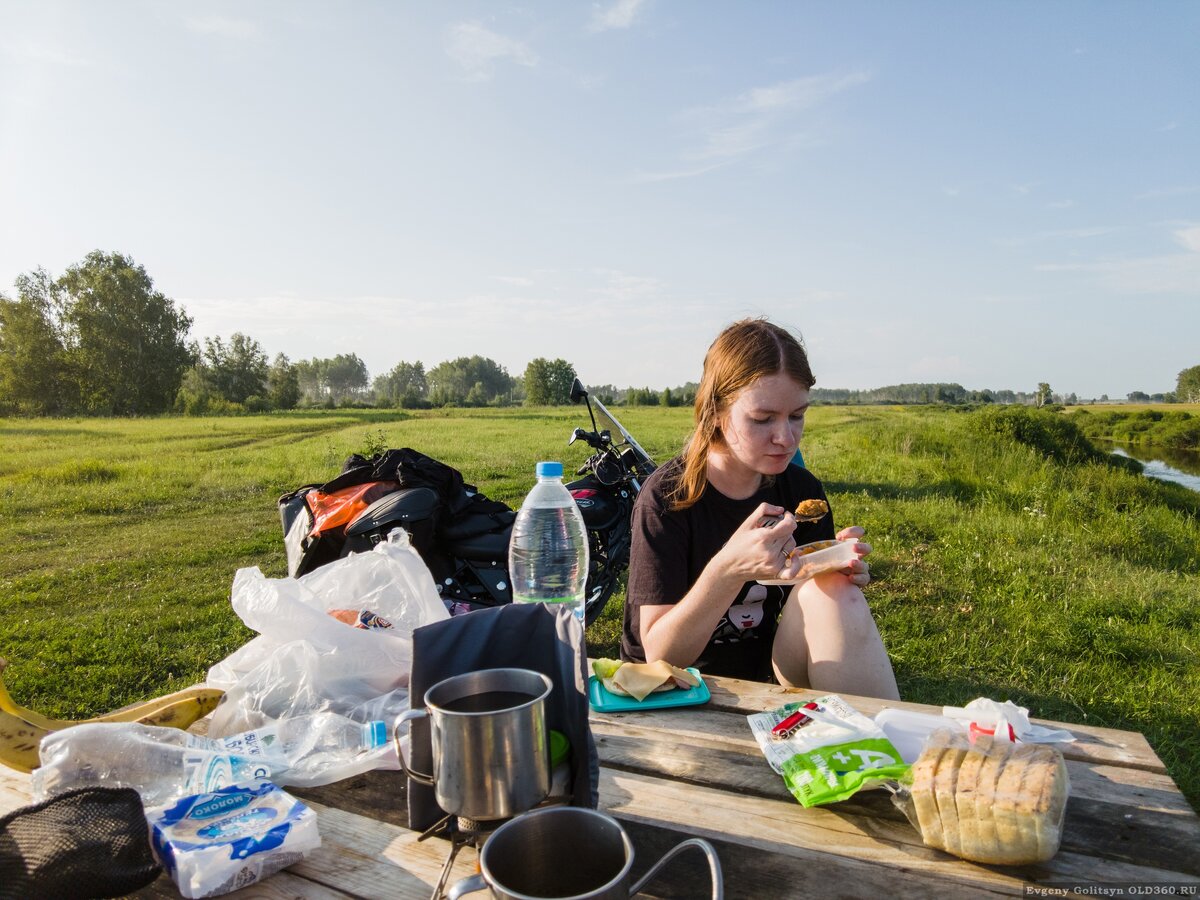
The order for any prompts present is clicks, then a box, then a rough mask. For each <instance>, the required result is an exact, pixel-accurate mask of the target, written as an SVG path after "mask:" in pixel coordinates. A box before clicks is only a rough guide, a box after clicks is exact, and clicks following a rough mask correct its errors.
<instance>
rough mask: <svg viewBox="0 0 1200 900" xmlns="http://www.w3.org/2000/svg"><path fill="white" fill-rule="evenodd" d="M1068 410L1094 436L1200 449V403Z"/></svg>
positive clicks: (1136, 442)
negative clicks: (1136, 407)
mask: <svg viewBox="0 0 1200 900" xmlns="http://www.w3.org/2000/svg"><path fill="white" fill-rule="evenodd" d="M1066 412H1067V413H1068V414H1069V417H1070V418H1071V420H1072V421H1073V422H1075V423H1076V424H1077V425H1078V426H1079V428H1080V430H1082V431H1083V433H1084V434H1086V435H1087V436H1088V438H1090V439H1092V440H1105V441H1113V442H1116V443H1119V444H1153V445H1155V446H1158V447H1167V448H1170V449H1175V450H1196V451H1200V405H1198V404H1195V403H1192V404H1170V405H1165V404H1164V405H1161V406H1156V407H1150V408H1146V407H1142V408H1138V409H1134V410H1126V409H1112V408H1103V407H1102V408H1096V407H1086V406H1075V407H1070V408H1069V409H1068V410H1066Z"/></svg>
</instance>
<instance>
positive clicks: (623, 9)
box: [588, 0, 645, 31]
mask: <svg viewBox="0 0 1200 900" xmlns="http://www.w3.org/2000/svg"><path fill="white" fill-rule="evenodd" d="M644 5H645V2H644V0H617V2H616V3H610V4H609V5H607V6H602V5H600V4H596V5H595V6H594V7H593V8H592V21H591V22H590V23H589V25H588V30H589V31H611V30H613V29H616V28H629V27H630V26H631V25H632V24H633V23H634V21H635V20H636V19H637V17H638V13H639V12H640V11H641V9H642V7H643V6H644Z"/></svg>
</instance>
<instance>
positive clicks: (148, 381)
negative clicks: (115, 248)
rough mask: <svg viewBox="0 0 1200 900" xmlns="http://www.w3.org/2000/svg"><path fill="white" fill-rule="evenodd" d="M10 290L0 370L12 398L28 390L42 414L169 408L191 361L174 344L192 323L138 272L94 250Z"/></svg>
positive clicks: (124, 412)
mask: <svg viewBox="0 0 1200 900" xmlns="http://www.w3.org/2000/svg"><path fill="white" fill-rule="evenodd" d="M17 285H18V290H19V292H20V294H21V299H20V300H19V301H18V302H17V305H16V306H13V305H12V304H11V301H8V302H7V304H6V305H5V307H4V328H3V331H4V338H3V340H4V346H3V357H4V360H3V363H0V369H3V371H4V375H3V383H4V384H5V385H12V383H13V379H14V377H17V376H18V375H19V379H20V380H21V382H22V384H23V385H24V386H23V387H22V388H21V389H19V390H18V392H17V396H18V397H20V396H21V395H22V392H23V393H24V394H25V395H28V394H29V393H30V392H32V391H37V392H38V393H39V394H41V395H42V397H43V398H44V399H43V401H42V402H41V403H40V404H38V406H39V407H40V411H47V412H49V411H57V410H60V409H61V410H63V411H65V410H68V409H72V410H76V411H79V412H92V413H101V414H108V415H138V414H142V413H155V412H161V411H162V410H165V409H168V408H169V407H170V405H171V403H172V402H173V401H174V399H175V394H176V392H177V391H178V389H179V385H180V381H181V380H182V378H183V373H184V371H185V370H186V369H187V368H188V366H190V365H191V364H192V363H193V361H194V357H193V351H192V349H191V348H189V347H188V346H187V345H186V344H185V343H184V339H185V337H186V335H187V331H188V329H189V328H190V327H191V324H192V320H191V319H190V318H188V316H187V315H186V314H185V313H184V312H183V311H182V310H180V309H177V308H176V307H175V304H174V302H173V301H172V300H170V299H169V298H168V297H166V296H164V295H163V294H162V293H160V292H159V291H156V290H154V282H153V281H152V280H151V278H150V276H149V275H147V274H146V270H145V269H144V268H142V267H141V266H139V265H137V264H136V263H134V261H133V260H132V259H130V258H128V257H126V256H123V255H122V254H120V253H103V252H101V251H99V250H95V251H93V252H91V253H89V254H88V255H87V257H86V258H85V259H84V261H83V262H81V263H78V264H76V265H74V266H71V267H70V268H68V269H67V271H66V273H65V274H63V275H62V276H61V277H60V278H58V279H54V280H52V279H51V278H50V276H49V275H47V274H46V273H45V271H43V270H41V269H39V270H37V271H36V272H34V273H32V274H30V275H27V276H22V277H21V278H19V279H18V281H17ZM36 361H40V362H36ZM35 362H36V365H35Z"/></svg>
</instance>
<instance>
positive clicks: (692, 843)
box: [472, 838, 725, 900]
mask: <svg viewBox="0 0 1200 900" xmlns="http://www.w3.org/2000/svg"><path fill="white" fill-rule="evenodd" d="M688 847H695V848H696V849H697V850H699V851H700V852H702V853H703V854H704V855H705V856H707V857H708V872H709V874H710V875H711V876H712V883H713V892H712V896H713V900H723V898H724V897H725V886H724V883H723V882H722V880H721V860H719V859H718V858H717V851H716V850H714V849H713V845H712V844H710V843H709V842H708V841H706V840H703V839H701V838H689V839H688V840H686V841H684V842H683V843H682V844H678V845H676V846H674V847H672V848H671V849H670V850H668V851H667V853H666V855H665V856H663V858H662V859H660V860H659V861H658V862H656V863H655V864H654V865H652V866H651V867H650V871H649V872H647V873H646V874H645V875H643V876H642V877H641V878H640V879H639V880H638V883H637V884H635V885H634V886H633V887H631V888H630V889H629V896H630V897H633V896H636V895H637V892H638V891H640V890H641V889H642V888H643V887H644V886H645V885H646V883H647V882H649V881H650V879H651V878H653V877H654V876H655V875H656V874H658V870H659V869H661V868H662V867H663V866H664V865H666V863H667V861H668V860H669V859H671V858H672V857H673V856H675V855H676V854H678V853H679V852H681V851H683V850H686V849H687V848H688ZM472 890H474V888H473V889H472Z"/></svg>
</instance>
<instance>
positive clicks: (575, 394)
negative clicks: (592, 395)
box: [571, 378, 588, 403]
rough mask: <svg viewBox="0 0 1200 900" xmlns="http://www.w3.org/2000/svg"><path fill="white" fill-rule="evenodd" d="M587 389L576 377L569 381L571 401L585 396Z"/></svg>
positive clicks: (575, 401) (582, 398) (578, 400)
mask: <svg viewBox="0 0 1200 900" xmlns="http://www.w3.org/2000/svg"><path fill="white" fill-rule="evenodd" d="M587 395H588V392H587V389H586V388H585V387H584V386H583V382H582V381H580V380H579V379H578V378H576V379H575V380H574V382H572V383H571V402H572V403H578V402H580V401H581V400H584V399H586V398H587Z"/></svg>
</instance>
